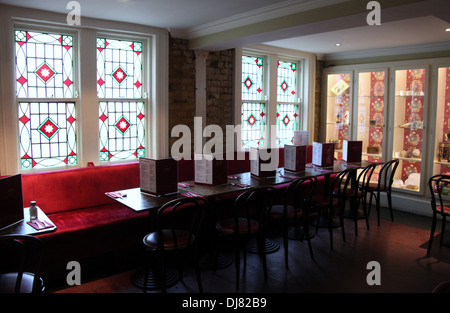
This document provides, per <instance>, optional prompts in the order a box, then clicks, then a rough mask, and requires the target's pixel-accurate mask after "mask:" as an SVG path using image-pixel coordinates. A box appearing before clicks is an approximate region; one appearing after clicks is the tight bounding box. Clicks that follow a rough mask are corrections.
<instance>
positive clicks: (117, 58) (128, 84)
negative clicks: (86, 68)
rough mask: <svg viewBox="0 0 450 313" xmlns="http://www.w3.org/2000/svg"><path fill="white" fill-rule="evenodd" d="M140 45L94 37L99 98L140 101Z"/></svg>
mask: <svg viewBox="0 0 450 313" xmlns="http://www.w3.org/2000/svg"><path fill="white" fill-rule="evenodd" d="M142 62H143V61H142V42H139V41H128V40H116V39H110V38H100V37H99V38H97V91H98V97H99V98H127V99H131V98H142V87H141V86H142V71H143V63H142Z"/></svg>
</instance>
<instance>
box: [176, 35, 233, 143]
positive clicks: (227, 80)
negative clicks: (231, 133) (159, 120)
mask: <svg viewBox="0 0 450 313" xmlns="http://www.w3.org/2000/svg"><path fill="white" fill-rule="evenodd" d="M169 51H170V52H169V128H170V130H172V128H173V127H174V126H175V125H178V124H183V125H187V126H188V127H189V128H190V129H191V135H192V137H191V151H194V142H193V140H194V138H193V135H194V133H193V130H194V116H195V90H196V85H195V71H196V68H195V53H194V51H193V50H190V49H189V48H188V42H187V40H183V39H175V38H170V50H169ZM233 71H234V49H231V50H223V51H210V52H209V54H208V58H207V60H206V125H209V124H216V125H219V126H220V127H221V128H222V129H223V131H224V132H225V125H230V124H232V114H233V113H232V112H233ZM178 139H179V138H178V137H175V138H170V147H171V146H172V144H173V143H174V142H175V141H176V140H178ZM223 140H224V144H225V138H224V139H223Z"/></svg>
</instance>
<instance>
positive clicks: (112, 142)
mask: <svg viewBox="0 0 450 313" xmlns="http://www.w3.org/2000/svg"><path fill="white" fill-rule="evenodd" d="M99 134H100V136H99V138H100V161H118V160H127V159H133V158H139V157H144V156H145V144H144V138H145V112H144V102H134V101H117V102H115V101H108V102H105V101H102V102H100V110H99Z"/></svg>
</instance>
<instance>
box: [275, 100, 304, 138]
mask: <svg viewBox="0 0 450 313" xmlns="http://www.w3.org/2000/svg"><path fill="white" fill-rule="evenodd" d="M298 129H299V115H298V105H295V104H278V105H277V143H278V145H292V144H293V143H294V131H295V130H298Z"/></svg>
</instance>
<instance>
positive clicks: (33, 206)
mask: <svg viewBox="0 0 450 313" xmlns="http://www.w3.org/2000/svg"><path fill="white" fill-rule="evenodd" d="M36 219H37V208H36V201H30V220H31V221H33V220H36Z"/></svg>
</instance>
